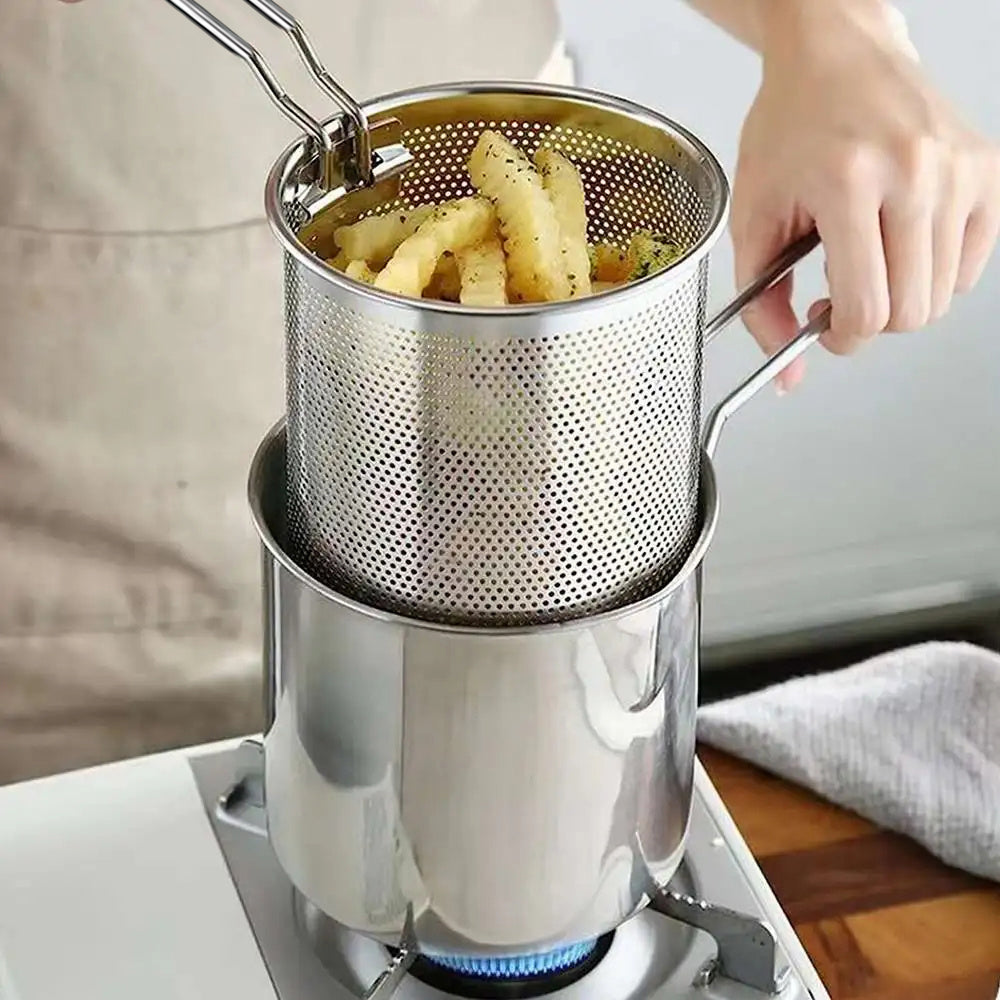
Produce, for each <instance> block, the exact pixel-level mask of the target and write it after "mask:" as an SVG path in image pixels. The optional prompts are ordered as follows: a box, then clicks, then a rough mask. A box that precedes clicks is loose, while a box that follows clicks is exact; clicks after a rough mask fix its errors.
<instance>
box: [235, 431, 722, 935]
mask: <svg viewBox="0 0 1000 1000" xmlns="http://www.w3.org/2000/svg"><path fill="white" fill-rule="evenodd" d="M706 470H707V477H706V478H707V479H708V482H709V488H708V489H707V490H706V494H707V495H708V497H709V500H708V505H707V516H706V517H705V518H704V522H705V530H704V531H703V541H704V544H703V545H701V544H700V545H699V547H698V550H697V551H696V553H695V554H694V555H693V557H692V560H691V563H690V564H689V566H688V569H687V572H686V573H683V574H681V576H680V577H679V578H678V582H677V584H676V585H675V586H674V587H673V588H672V589H670V590H669V591H668V592H666V593H664V594H662V595H659V596H658V597H657V598H653V599H650V600H648V601H646V602H644V603H643V604H640V605H633V606H632V607H631V608H628V609H624V610H623V611H621V612H614V613H609V614H605V615H602V616H598V617H594V618H590V619H584V620H580V621H577V622H573V623H570V624H567V625H564V626H548V627H544V628H537V629H524V630H514V629H509V630H503V629H487V628H483V629H457V628H456V629H449V628H441V627H437V626H433V625H430V624H425V623H421V622H417V621H410V620H406V619H402V618H398V617H395V616H391V615H382V614H380V613H378V612H375V611H373V610H372V609H369V608H364V607H362V606H360V605H356V604H352V603H351V602H349V601H347V600H344V599H343V598H340V597H338V596H337V595H334V594H332V593H331V592H330V591H328V590H325V589H324V588H323V587H322V586H321V585H319V584H317V583H315V582H314V581H312V580H311V579H310V578H309V577H307V576H306V575H305V574H304V573H302V571H301V570H299V569H298V568H297V567H295V566H294V564H293V563H291V562H290V560H289V559H288V557H287V556H286V555H285V554H284V552H283V551H282V538H283V523H282V520H283V518H282V514H281V510H282V505H283V503H284V438H283V434H282V432H280V431H278V432H275V433H273V434H272V435H271V436H270V437H269V438H268V439H267V440H266V441H265V443H264V445H262V448H261V451H260V453H259V454H258V458H257V461H256V462H255V466H254V472H253V474H252V481H251V502H252V504H253V506H254V511H255V516H256V518H257V521H258V528H259V529H260V531H261V535H262V538H263V540H264V563H265V578H266V579H268V580H269V584H268V586H266V587H265V595H266V601H267V606H266V608H265V615H266V618H267V620H268V623H269V629H268V632H269V636H270V641H269V642H268V644H267V648H268V649H269V650H270V654H269V655H270V659H271V662H270V663H269V664H268V670H269V677H270V681H271V691H272V697H273V706H274V715H273V720H272V721H271V725H270V728H269V731H268V732H267V734H266V736H265V760H266V789H267V814H268V824H269V833H270V837H271V840H272V843H273V845H274V848H275V851H276V853H277V855H278V858H279V860H280V861H281V863H282V865H283V867H284V868H285V870H286V871H287V873H288V875H289V876H290V878H291V879H292V881H293V882H294V883H295V885H296V886H297V887H298V889H299V890H300V891H301V892H302V893H303V894H304V895H305V896H306V897H308V898H309V899H310V900H311V901H312V902H314V903H315V904H316V905H317V906H318V907H320V908H321V909H322V910H323V911H324V912H326V913H327V914H328V915H329V916H331V917H332V918H334V919H335V920H337V921H339V922H340V923H342V924H345V925H346V926H348V927H350V928H352V929H355V930H358V931H360V932H362V933H366V934H370V935H373V936H377V937H381V938H383V939H384V940H386V941H388V942H398V940H399V936H400V934H401V933H402V931H403V927H404V922H405V918H406V912H407V908H408V906H411V905H412V907H413V913H414V918H415V925H414V930H415V933H416V936H417V939H418V943H419V945H420V947H421V948H422V949H423V950H424V951H427V952H434V951H447V952H465V953H498V954H502V953H508V954H516V953H526V952H532V951H542V950H545V949H547V948H550V947H554V946H556V945H558V944H560V943H565V942H569V941H577V940H582V939H586V938H590V937H594V936H596V935H598V934H601V933H603V932H605V931H607V930H610V929H612V928H614V927H616V926H618V925H619V924H621V923H622V921H624V920H625V919H626V918H627V917H628V916H630V915H631V914H632V913H633V912H634V911H635V910H636V909H638V908H640V907H641V906H643V905H644V904H645V902H646V891H647V888H648V886H649V879H650V877H652V878H654V879H655V880H656V881H657V882H660V883H663V882H665V881H666V880H668V879H669V878H670V876H671V875H672V874H673V871H674V869H675V868H676V866H677V864H678V863H679V861H680V859H681V856H682V854H683V850H684V838H685V833H686V828H687V821H688V816H689V810H690V804H691V795H692V781H693V766H694V749H695V747H694V743H695V710H696V694H697V692H696V679H697V656H698V631H699V629H698V621H699V601H698V590H699V573H698V571H697V569H698V566H699V565H700V559H701V557H702V555H703V552H704V549H705V547H707V541H708V536H709V535H710V534H711V531H712V529H713V528H714V522H715V514H714V509H715V494H714V488H713V487H712V484H711V469H710V466H708V465H707V463H706Z"/></svg>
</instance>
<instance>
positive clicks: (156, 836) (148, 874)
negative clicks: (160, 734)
mask: <svg viewBox="0 0 1000 1000" xmlns="http://www.w3.org/2000/svg"><path fill="white" fill-rule="evenodd" d="M235 745H236V743H231V744H230V743H224V744H217V745H215V746H212V747H204V748H199V750H202V751H206V752H207V751H209V750H212V751H214V750H218V749H221V748H223V747H227V746H235ZM193 752H195V751H192V750H190V749H188V750H183V751H176V752H172V753H167V754H160V755H156V756H153V757H145V758H139V759H136V760H129V761H125V762H123V763H119V764H112V765H108V766H105V767H99V768H93V769H90V770H86V771H77V772H73V773H70V774H64V775H58V776H56V777H52V778H45V779H42V780H40V781H33V782H28V783H25V784H21V785H11V786H8V787H6V788H0V1000H220V998H226V1000H228V998H239V1000H274V990H273V989H272V987H271V983H270V979H269V977H268V975H267V971H266V969H265V967H264V964H263V962H262V960H261V958H260V954H259V952H258V950H257V946H256V943H255V941H254V938H253V934H252V933H251V931H250V927H249V925H248V923H247V921H246V918H245V916H244V913H243V908H242V905H241V903H240V900H239V897H238V895H237V892H236V889H235V888H234V886H233V883H232V881H231V880H230V878H229V874H228V871H227V869H226V865H225V861H224V860H223V857H222V854H221V853H220V851H219V849H218V846H217V844H216V840H215V837H214V836H213V834H212V832H211V827H210V824H209V821H208V817H207V816H206V815H205V811H204V808H203V806H202V803H201V799H200V797H199V795H198V789H197V787H196V785H195V781H194V777H193V775H192V773H191V769H190V766H189V765H188V758H189V757H190V756H191V755H192V753H193ZM151 942H155V946H152V947H151Z"/></svg>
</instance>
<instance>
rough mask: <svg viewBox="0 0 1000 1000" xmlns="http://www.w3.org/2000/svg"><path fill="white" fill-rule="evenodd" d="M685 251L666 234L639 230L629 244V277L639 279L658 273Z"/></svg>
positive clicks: (633, 279) (634, 279)
mask: <svg viewBox="0 0 1000 1000" xmlns="http://www.w3.org/2000/svg"><path fill="white" fill-rule="evenodd" d="M683 252H684V251H683V249H682V248H681V246H680V245H679V244H678V243H677V242H676V241H674V240H671V239H669V238H668V237H666V236H654V235H653V234H652V233H647V232H638V233H636V234H635V235H634V236H633V237H632V239H631V240H630V241H629V245H628V277H629V279H630V280H632V281H638V280H639V279H640V278H646V277H648V276H649V275H651V274H656V273H657V271H662V270H664V268H667V267H669V266H670V265H671V264H672V263H673V262H674V261H675V260H677V258H678V257H680V256H681V255H682V254H683Z"/></svg>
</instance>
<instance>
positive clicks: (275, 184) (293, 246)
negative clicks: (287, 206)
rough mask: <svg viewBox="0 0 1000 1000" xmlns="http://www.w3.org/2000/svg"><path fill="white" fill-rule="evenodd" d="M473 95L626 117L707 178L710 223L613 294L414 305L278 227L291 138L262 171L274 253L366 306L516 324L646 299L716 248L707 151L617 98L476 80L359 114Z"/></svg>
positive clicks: (300, 153)
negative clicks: (569, 104)
mask: <svg viewBox="0 0 1000 1000" xmlns="http://www.w3.org/2000/svg"><path fill="white" fill-rule="evenodd" d="M475 94H484V95H485V94H496V95H500V96H504V95H512V96H516V95H523V96H525V97H548V98H555V99H563V100H567V101H573V102H575V103H578V104H582V105H585V106H587V105H589V106H591V107H595V108H599V109H600V110H603V111H610V112H615V113H618V114H622V115H626V116H628V117H630V118H632V119H634V120H636V121H638V122H640V123H642V124H645V125H648V126H650V127H652V128H657V129H660V130H661V131H664V132H666V133H667V134H668V135H669V136H670V137H671V138H672V139H673V140H674V141H676V142H677V143H679V144H680V145H681V146H683V147H686V149H687V151H688V153H690V154H691V155H692V156H693V157H695V158H696V159H697V160H699V161H700V162H701V163H702V165H703V166H704V167H705V169H706V170H707V171H708V173H709V176H710V179H711V180H712V182H713V183H714V184H715V186H716V188H717V191H718V197H717V198H716V200H715V205H714V210H713V214H712V217H711V219H710V221H709V223H708V225H707V226H706V228H705V232H704V233H703V234H702V236H701V238H700V239H699V240H698V241H697V243H695V244H694V246H692V247H691V248H690V249H689V250H688V252H687V253H686V254H685V255H684V256H683V257H681V258H680V259H679V260H677V261H675V262H674V263H672V264H670V265H669V266H668V267H666V268H664V269H663V270H662V271H658V272H657V273H656V274H652V275H649V276H648V277H645V278H641V279H639V280H638V281H631V282H629V283H628V284H626V285H624V286H621V287H619V288H612V289H608V290H606V291H603V292H598V293H596V294H593V295H589V296H586V297H584V298H579V299H566V300H562V301H558V302H532V303H517V304H512V305H505V306H468V305H463V304H462V303H458V302H445V301H441V300H438V299H414V298H411V297H409V296H405V295H398V294H396V293H394V292H386V291H383V290H381V289H377V288H374V287H373V286H372V285H368V284H365V283H364V282H360V281H356V280H354V279H353V278H349V277H348V276H347V275H346V274H343V273H342V272H340V271H338V270H336V268H333V267H331V266H330V265H329V264H327V263H326V261H324V260H322V259H321V258H319V257H317V256H316V255H315V254H313V253H311V252H310V251H309V250H308V249H306V247H305V246H303V245H302V243H301V241H300V240H299V238H298V234H297V233H296V232H295V230H294V229H293V228H292V226H291V225H289V223H288V222H287V221H286V219H285V216H284V212H283V207H284V206H283V203H282V191H283V188H284V186H285V183H286V181H287V178H288V177H289V176H290V174H291V173H292V172H293V171H295V170H296V169H297V168H298V167H299V166H301V164H302V161H303V158H304V156H305V152H306V149H307V147H308V143H309V139H308V137H307V136H305V135H301V136H299V137H298V138H297V139H296V140H295V141H294V142H292V143H290V144H289V145H288V146H287V147H286V148H285V150H284V151H283V152H282V153H281V155H280V156H279V157H278V159H277V160H275V162H274V164H273V166H272V167H271V170H270V171H269V172H268V176H267V183H266V186H265V192H264V206H265V211H266V214H267V220H268V223H269V225H270V227H271V231H272V233H273V234H274V235H275V237H276V238H277V240H278V242H279V243H280V244H281V246H282V249H283V250H284V251H285V252H286V253H288V254H289V255H290V256H291V257H293V258H294V259H295V261H296V262H297V263H298V264H300V265H301V266H303V267H304V268H306V269H307V270H308V271H309V272H311V274H312V275H313V276H314V277H316V278H318V279H320V280H321V281H325V282H329V283H330V284H332V285H335V286H337V287H339V288H341V289H342V290H343V291H345V292H348V293H351V294H354V295H358V296H360V297H361V298H364V299H368V300H369V301H371V302H375V303H380V304H381V305H383V306H389V307H395V308H399V307H400V306H404V307H406V308H410V309H413V308H419V309H420V310H421V311H424V312H427V313H436V314H441V315H446V316H470V317H471V316H475V317H505V318H507V319H512V318H514V317H516V318H518V319H523V318H526V317H531V316H544V315H551V314H553V313H558V314H559V315H560V316H563V317H565V316H569V315H574V314H579V313H585V312H590V311H592V310H595V309H596V310H600V309H603V308H605V307H606V306H607V304H608V300H609V299H614V301H615V302H621V301H622V300H623V299H624V298H625V297H626V296H631V295H648V294H650V293H651V292H655V291H656V290H657V288H656V286H657V285H663V286H666V285H672V284H673V283H674V282H675V281H676V280H678V278H680V277H684V276H686V275H688V274H689V273H690V272H691V271H693V270H694V269H696V268H697V267H699V266H700V265H701V263H702V262H703V261H704V260H705V259H706V258H707V257H708V255H709V253H711V251H712V249H713V248H714V246H715V244H716V243H717V242H718V240H719V237H720V236H721V235H722V231H723V230H724V229H725V227H726V225H727V223H728V221H729V210H730V201H731V194H730V184H729V179H728V178H727V176H726V173H725V171H724V170H723V168H722V165H721V163H720V162H719V160H718V158H717V157H716V156H715V154H714V153H713V152H712V150H711V149H710V148H709V146H708V145H707V144H706V143H705V142H704V141H703V140H702V139H700V138H699V137H698V136H697V135H695V133H694V132H692V131H691V130H690V129H688V128H687V127H686V126H684V125H682V124H680V123H679V122H677V121H675V120H673V119H671V118H668V117H667V116H666V115H663V114H661V113H659V112H657V111H654V110H653V109H651V108H648V107H645V106H644V105H641V104H638V103H636V102H634V101H631V100H628V99H626V98H623V97H616V96H613V95H611V94H607V93H604V92H602V91H597V90H588V89H585V88H581V87H563V86H555V85H550V84H539V83H517V82H511V81H504V80H497V81H489V80H479V81H470V82H457V83H444V84H438V85H435V86H433V87H412V88H408V89H405V90H397V91H395V92H393V93H390V94H385V95H382V96H380V97H375V98H372V99H371V100H368V101H365V102H363V103H362V105H361V107H362V108H363V110H364V111H365V112H366V114H367V115H368V116H369V118H372V117H374V116H376V115H379V114H385V113H389V112H392V111H393V110H394V109H396V108H398V107H399V106H401V105H404V104H409V103H414V102H417V101H432V100H436V99H446V98H453V97H461V96H468V95H475ZM343 120H344V116H343V115H342V114H341V115H335V116H333V117H332V118H329V119H327V120H326V121H325V122H324V123H323V126H324V128H326V129H327V130H329V131H331V133H332V132H336V131H339V130H340V129H341V128H342V123H343Z"/></svg>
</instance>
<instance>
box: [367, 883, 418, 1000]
mask: <svg viewBox="0 0 1000 1000" xmlns="http://www.w3.org/2000/svg"><path fill="white" fill-rule="evenodd" d="M416 940H417V939H416V935H415V934H414V932H413V904H412V903H411V904H410V905H409V906H407V908H406V923H405V924H404V925H403V934H402V936H401V937H400V941H399V948H398V950H396V952H395V953H394V954H393V956H392V960H391V961H390V962H389V964H388V965H387V966H386V967H385V968H384V969H383V970H382V972H381V973H380V974H379V976H378V978H377V979H376V980H375V982H373V983H372V984H371V986H369V987H368V989H367V990H365V993H364V996H363V997H362V1000H388V998H389V997H391V996H392V995H393V993H395V992H396V990H397V989H398V988H399V984H400V982H401V981H402V979H403V976H405V975H406V973H407V972H409V970H410V966H411V965H413V963H414V962H415V961H416V959H417V956H418V955H419V954H420V952H419V951H418V950H417V945H416Z"/></svg>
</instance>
